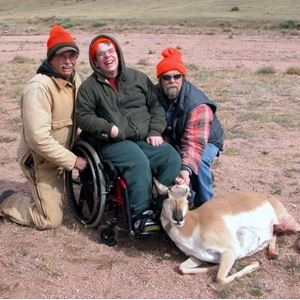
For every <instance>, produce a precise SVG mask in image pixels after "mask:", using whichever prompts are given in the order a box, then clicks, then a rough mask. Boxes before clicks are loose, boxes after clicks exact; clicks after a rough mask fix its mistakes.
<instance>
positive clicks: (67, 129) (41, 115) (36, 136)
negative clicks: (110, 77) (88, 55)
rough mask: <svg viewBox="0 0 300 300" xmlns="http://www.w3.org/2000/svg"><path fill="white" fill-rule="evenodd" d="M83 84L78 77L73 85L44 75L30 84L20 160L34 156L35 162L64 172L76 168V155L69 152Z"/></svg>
mask: <svg viewBox="0 0 300 300" xmlns="http://www.w3.org/2000/svg"><path fill="white" fill-rule="evenodd" d="M80 84H81V78H80V76H79V75H78V74H76V75H75V78H74V83H73V84H71V83H70V82H68V81H66V80H63V79H60V78H54V77H49V76H47V75H42V74H37V75H35V76H34V77H33V78H32V79H31V80H30V81H29V83H28V85H27V86H26V87H25V89H24V91H23V95H22V99H21V116H22V123H23V130H22V133H21V138H20V143H19V148H18V160H19V161H20V160H22V161H24V158H25V159H26V156H29V155H30V154H32V155H33V158H34V161H35V163H38V164H40V163H43V161H45V160H46V161H48V162H49V163H51V164H53V165H55V166H58V167H61V168H63V169H66V170H72V169H73V167H74V164H75V161H76V156H75V154H74V153H72V152H71V151H69V150H68V149H70V147H71V146H72V143H73V142H74V138H75V131H76V128H75V126H74V122H75V120H74V115H75V114H74V106H75V99H76V95H77V90H78V87H79V85H80Z"/></svg>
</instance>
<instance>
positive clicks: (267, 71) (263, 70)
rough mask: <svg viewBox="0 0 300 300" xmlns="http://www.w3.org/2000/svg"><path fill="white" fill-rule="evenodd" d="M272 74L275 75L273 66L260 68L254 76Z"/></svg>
mask: <svg viewBox="0 0 300 300" xmlns="http://www.w3.org/2000/svg"><path fill="white" fill-rule="evenodd" d="M274 73H276V70H275V68H274V67H273V66H267V67H262V68H259V69H258V70H257V71H256V74H274Z"/></svg>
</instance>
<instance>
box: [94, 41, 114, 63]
mask: <svg viewBox="0 0 300 300" xmlns="http://www.w3.org/2000/svg"><path fill="white" fill-rule="evenodd" d="M100 43H109V44H112V45H113V46H114V48H115V49H117V46H116V44H115V43H114V42H113V41H112V40H111V39H109V38H106V37H100V38H99V39H96V40H95V41H94V42H93V44H92V45H91V48H90V49H91V50H90V55H91V58H92V59H93V60H94V59H95V57H96V53H97V49H98V45H99V44H100Z"/></svg>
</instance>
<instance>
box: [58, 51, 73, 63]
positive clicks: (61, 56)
mask: <svg viewBox="0 0 300 300" xmlns="http://www.w3.org/2000/svg"><path fill="white" fill-rule="evenodd" d="M55 56H56V57H57V58H58V59H60V60H63V61H66V60H68V59H69V60H70V61H71V62H74V61H75V60H76V59H77V58H78V54H77V53H76V52H73V53H71V54H67V53H61V54H56V55H55Z"/></svg>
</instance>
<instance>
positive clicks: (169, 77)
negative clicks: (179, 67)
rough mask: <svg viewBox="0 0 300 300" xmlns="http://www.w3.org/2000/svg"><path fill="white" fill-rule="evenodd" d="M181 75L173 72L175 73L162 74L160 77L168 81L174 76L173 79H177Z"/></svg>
mask: <svg viewBox="0 0 300 300" xmlns="http://www.w3.org/2000/svg"><path fill="white" fill-rule="evenodd" d="M181 77H182V74H175V75H163V76H161V78H162V79H163V80H165V81H169V80H171V79H172V78H174V79H175V80H178V79H180V78H181Z"/></svg>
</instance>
